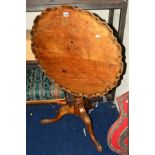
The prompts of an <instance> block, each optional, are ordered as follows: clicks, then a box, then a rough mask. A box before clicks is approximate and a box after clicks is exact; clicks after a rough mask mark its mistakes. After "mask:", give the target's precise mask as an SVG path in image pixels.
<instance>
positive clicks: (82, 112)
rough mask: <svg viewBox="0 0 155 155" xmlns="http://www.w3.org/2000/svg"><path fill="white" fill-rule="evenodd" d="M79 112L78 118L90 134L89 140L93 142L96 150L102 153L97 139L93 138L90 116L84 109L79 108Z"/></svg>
mask: <svg viewBox="0 0 155 155" xmlns="http://www.w3.org/2000/svg"><path fill="white" fill-rule="evenodd" d="M79 112H80V117H81V119H82V120H83V122H84V124H85V125H86V127H87V130H88V132H89V134H90V138H91V140H92V141H93V142H94V144H95V145H96V149H97V150H98V151H99V152H101V151H102V146H101V144H100V143H99V142H98V141H97V139H96V138H95V135H94V132H93V126H92V122H91V119H90V116H89V115H88V113H87V112H86V110H85V108H84V107H80V108H79Z"/></svg>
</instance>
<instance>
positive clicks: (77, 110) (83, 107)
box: [41, 97, 102, 152]
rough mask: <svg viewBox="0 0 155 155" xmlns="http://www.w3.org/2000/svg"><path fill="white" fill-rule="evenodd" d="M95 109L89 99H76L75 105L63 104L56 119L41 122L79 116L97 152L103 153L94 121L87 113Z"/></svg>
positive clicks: (51, 120)
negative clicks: (95, 132) (68, 115)
mask: <svg viewBox="0 0 155 155" xmlns="http://www.w3.org/2000/svg"><path fill="white" fill-rule="evenodd" d="M59 104H60V103H59ZM93 107H94V105H93V104H90V102H89V100H88V99H83V97H74V99H73V103H67V102H66V104H64V103H63V104H62V105H61V107H60V109H59V111H58V113H57V115H56V116H55V117H54V118H47V119H43V120H41V124H49V123H54V122H56V121H58V120H59V119H61V118H62V117H63V116H64V115H66V114H74V115H77V116H79V117H80V118H81V119H82V120H83V122H84V124H85V125H86V127H87V130H88V132H89V134H90V138H91V140H92V141H93V143H94V144H95V145H96V149H97V151H99V152H101V151H102V146H101V144H100V143H99V142H98V141H97V139H96V138H95V135H94V132H93V126H92V121H91V118H90V116H89V114H88V113H87V110H89V109H92V108H93Z"/></svg>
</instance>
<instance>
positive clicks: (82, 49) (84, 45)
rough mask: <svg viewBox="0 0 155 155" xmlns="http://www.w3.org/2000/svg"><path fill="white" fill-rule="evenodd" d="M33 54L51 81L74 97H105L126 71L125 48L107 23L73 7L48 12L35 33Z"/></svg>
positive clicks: (36, 26) (37, 25)
mask: <svg viewBox="0 0 155 155" xmlns="http://www.w3.org/2000/svg"><path fill="white" fill-rule="evenodd" d="M31 35H32V38H31V39H32V51H33V53H34V55H35V58H36V59H37V61H38V63H39V65H40V66H41V67H42V69H43V70H44V72H45V73H46V74H47V75H48V77H49V78H50V79H54V80H55V82H56V83H58V85H60V86H61V87H62V88H63V89H65V90H66V91H68V92H71V93H72V94H74V95H80V96H84V95H85V96H88V97H93V96H102V95H105V94H107V93H108V91H109V90H111V89H112V88H113V87H115V86H116V85H117V81H118V80H119V78H120V75H121V73H122V70H123V63H122V55H121V50H122V49H121V46H120V44H119V43H118V42H117V39H116V38H115V37H114V36H113V32H112V30H111V29H110V27H109V26H108V25H107V24H106V22H105V21H102V20H101V19H99V18H98V17H97V16H95V15H94V14H92V13H91V12H88V11H86V10H81V9H79V8H75V7H72V6H60V7H55V8H48V9H46V10H45V11H43V12H42V13H41V15H39V16H37V17H36V19H35V21H34V25H33V28H32V31H31Z"/></svg>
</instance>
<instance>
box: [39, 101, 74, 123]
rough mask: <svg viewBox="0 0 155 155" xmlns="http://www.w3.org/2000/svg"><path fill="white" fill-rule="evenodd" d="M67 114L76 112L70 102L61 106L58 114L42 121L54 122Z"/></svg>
mask: <svg viewBox="0 0 155 155" xmlns="http://www.w3.org/2000/svg"><path fill="white" fill-rule="evenodd" d="M66 114H74V107H73V106H70V105H68V104H66V105H63V106H61V107H60V109H59V111H58V114H57V115H56V116H55V117H54V118H47V119H43V120H41V121H40V123H41V124H49V123H54V122H56V121H58V120H60V119H61V118H62V117H63V116H64V115H66Z"/></svg>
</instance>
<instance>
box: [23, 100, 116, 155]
mask: <svg viewBox="0 0 155 155" xmlns="http://www.w3.org/2000/svg"><path fill="white" fill-rule="evenodd" d="M58 108H59V106H58V105H51V104H48V105H27V107H26V128H27V129H26V152H27V153H26V154H27V155H99V154H103V155H118V154H116V153H114V152H112V151H111V150H110V149H109V147H108V144H107V132H108V129H109V128H110V126H111V125H112V124H113V123H114V122H115V121H116V119H117V118H118V111H117V108H116V106H115V105H114V104H113V103H112V102H105V103H103V102H99V103H98V104H97V106H96V107H95V108H94V110H93V111H89V112H90V116H91V118H92V120H93V127H94V132H95V135H96V137H97V140H98V141H99V142H100V144H101V145H102V146H103V147H104V150H103V152H101V153H99V152H97V151H96V148H95V146H94V144H93V143H92V141H91V140H90V138H89V135H88V133H87V130H86V128H85V126H84V124H83V122H82V121H81V119H80V118H79V117H76V116H74V115H66V116H64V117H63V118H62V119H61V120H59V121H58V122H56V123H53V124H48V125H41V124H40V122H39V121H40V120H41V119H43V118H49V117H54V116H55V114H56V112H57V110H58Z"/></svg>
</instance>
